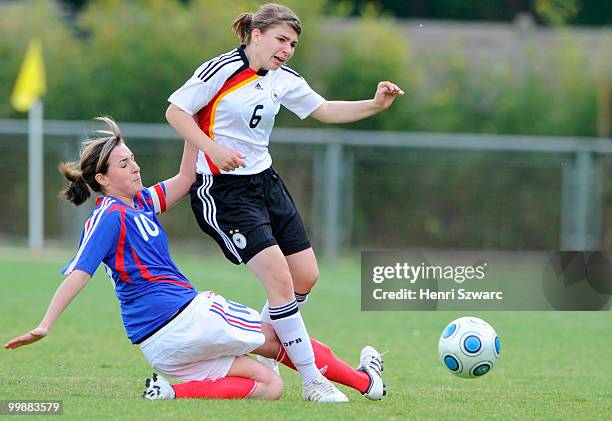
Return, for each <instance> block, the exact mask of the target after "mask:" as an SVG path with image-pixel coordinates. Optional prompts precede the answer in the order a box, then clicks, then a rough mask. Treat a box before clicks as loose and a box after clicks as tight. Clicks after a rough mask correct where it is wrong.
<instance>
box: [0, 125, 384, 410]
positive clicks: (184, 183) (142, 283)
mask: <svg viewBox="0 0 612 421" xmlns="http://www.w3.org/2000/svg"><path fill="white" fill-rule="evenodd" d="M98 119H99V120H101V121H103V122H105V123H106V124H107V125H108V126H109V129H110V131H104V132H102V133H104V134H106V135H108V136H106V137H101V138H96V139H91V140H88V141H85V142H84V143H83V145H82V149H81V159H80V162H71V163H64V164H62V165H61V166H60V169H61V171H62V173H63V174H64V176H65V177H66V178H67V179H68V180H69V181H70V185H69V186H68V187H67V188H66V190H65V191H64V196H65V198H66V199H67V200H69V201H70V202H72V203H74V204H75V205H80V204H82V203H83V202H85V201H86V200H87V198H88V197H89V195H90V189H91V190H93V191H94V192H98V193H99V194H100V197H98V199H97V201H96V206H95V208H94V209H93V211H92V212H91V214H90V216H89V218H88V220H87V222H86V224H85V228H84V230H83V233H82V235H81V240H80V243H79V248H78V251H77V253H76V256H75V257H74V258H73V259H72V260H71V261H70V263H69V264H68V265H67V266H66V267H65V268H64V270H63V273H64V274H65V275H67V278H66V279H65V280H64V282H63V283H62V284H61V285H60V287H59V288H58V289H57V291H56V293H55V295H54V297H53V299H52V300H51V304H50V305H49V308H48V310H47V313H46V315H45V316H44V318H43V319H42V321H41V322H40V324H39V325H38V327H37V328H35V329H34V330H32V331H30V332H29V333H27V334H25V335H23V336H19V337H16V338H14V339H13V340H11V341H9V342H8V343H7V344H5V345H4V347H5V348H7V349H13V348H17V347H20V346H23V345H27V344H31V343H33V342H36V341H38V340H40V339H42V338H43V337H45V336H46V335H47V333H48V331H49V330H50V329H51V327H52V326H53V324H54V322H55V320H56V319H57V318H58V317H59V316H60V314H61V313H62V312H63V311H64V309H65V308H66V307H67V306H68V305H69V304H70V302H71V301H72V299H73V298H74V297H75V296H76V295H77V294H78V293H79V292H80V291H81V290H82V289H83V287H84V286H85V285H86V284H87V282H88V281H89V279H90V277H91V276H92V275H93V274H94V272H95V271H96V269H97V267H98V266H99V265H100V263H103V264H104V266H105V268H106V271H107V273H108V275H109V276H110V277H111V278H112V280H113V282H114V286H115V294H116V296H117V298H118V299H119V302H120V306H121V316H122V319H123V325H124V327H125V330H126V332H127V335H128V337H129V339H130V340H131V341H132V343H134V344H138V345H139V346H140V348H141V350H142V352H143V354H144V355H145V357H146V358H147V360H148V361H149V362H150V363H151V365H152V366H153V367H154V368H155V369H156V370H158V371H160V372H161V373H164V374H166V375H168V376H171V377H173V378H175V379H177V380H180V381H181V382H182V383H179V384H175V385H173V386H172V385H170V383H168V381H167V380H165V379H164V378H163V377H161V376H158V375H154V376H153V377H152V378H150V379H147V381H146V387H147V390H146V391H145V394H144V397H146V398H149V399H170V398H228V399H230V398H246V397H249V398H259V399H278V397H280V395H281V392H282V381H281V379H280V377H278V376H277V375H276V374H275V373H274V372H273V371H272V370H271V369H270V368H269V367H266V366H265V365H263V364H261V363H259V362H258V361H256V360H254V359H251V358H249V357H246V356H245V354H246V353H249V352H251V351H253V352H255V353H258V354H261V355H264V356H266V357H273V358H276V359H277V360H278V361H280V362H282V363H284V364H286V365H288V366H290V367H292V368H294V367H293V365H292V364H291V361H289V359H288V358H287V357H286V355H285V353H284V351H283V348H282V346H281V344H280V342H279V341H278V338H277V337H276V335H275V334H274V331H273V330H272V329H271V328H269V327H263V328H262V325H261V319H260V316H259V313H257V311H255V310H252V309H250V308H248V307H247V306H244V305H241V304H238V303H236V302H233V301H230V300H226V299H225V298H224V297H222V296H221V295H218V294H215V293H213V292H211V291H206V292H200V293H198V292H197V291H195V289H194V288H193V286H192V285H191V283H190V282H189V280H188V279H187V278H186V277H185V276H184V275H183V274H182V273H181V272H180V271H179V269H178V268H177V267H176V265H175V264H174V262H173V261H172V258H171V257H170V253H169V251H168V239H167V237H166V234H165V233H164V230H163V228H162V226H161V225H160V223H159V221H158V219H157V217H156V214H159V213H161V212H164V211H166V210H167V209H169V208H170V207H172V206H173V205H174V204H175V203H177V202H178V201H179V200H180V199H181V198H183V197H184V196H185V195H186V194H187V193H188V191H189V188H190V186H191V184H192V183H193V182H194V180H195V171H194V168H195V160H196V149H195V148H194V147H192V146H190V145H188V144H187V143H186V144H185V149H184V150H183V158H182V162H181V166H180V171H179V173H178V174H177V175H176V176H174V177H172V178H170V179H169V180H166V181H164V182H161V183H158V184H156V185H154V186H153V187H150V188H143V186H142V183H141V180H140V168H139V167H138V164H137V163H136V161H135V160H134V155H133V154H132V153H131V151H130V149H129V148H128V147H127V145H126V144H125V143H124V142H123V139H122V137H121V133H120V131H119V128H118V127H117V125H116V124H115V123H114V122H113V121H112V120H111V119H110V118H98ZM312 346H313V348H314V350H315V354H316V363H317V366H318V367H320V368H323V367H325V376H326V377H327V378H328V379H330V380H333V381H336V382H339V383H342V384H345V385H347V386H350V387H352V388H354V389H356V390H358V391H359V392H361V393H362V394H364V395H365V396H366V397H367V398H368V399H372V400H378V399H380V398H381V397H382V395H383V394H384V385H383V383H382V378H381V376H380V374H381V373H380V372H381V371H382V360H381V359H380V355H379V354H378V353H377V352H376V350H374V349H373V348H372V347H369V346H367V347H365V348H364V349H363V350H362V352H361V357H360V366H359V368H358V369H353V368H351V367H350V366H348V365H347V364H346V363H344V362H342V361H341V360H339V359H338V358H337V357H335V355H334V354H333V353H332V352H331V350H330V349H329V348H328V347H327V346H325V345H324V344H322V343H320V342H316V341H313V343H312ZM303 398H304V399H307V400H313V401H320V402H339V401H340V402H341V401H346V397H345V396H344V395H343V394H342V393H341V392H339V391H338V390H337V389H336V388H335V387H334V386H333V385H332V384H331V383H330V382H329V381H328V380H327V379H319V380H317V381H315V382H313V383H312V384H311V385H309V387H308V388H307V389H305V391H304V394H303Z"/></svg>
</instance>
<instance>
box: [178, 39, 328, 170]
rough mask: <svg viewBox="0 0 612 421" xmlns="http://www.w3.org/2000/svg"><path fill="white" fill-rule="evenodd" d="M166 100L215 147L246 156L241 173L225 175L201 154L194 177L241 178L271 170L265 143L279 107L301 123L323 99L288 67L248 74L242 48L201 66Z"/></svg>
mask: <svg viewBox="0 0 612 421" xmlns="http://www.w3.org/2000/svg"><path fill="white" fill-rule="evenodd" d="M168 101H170V102H171V103H172V104H174V105H176V106H177V107H179V108H180V109H182V110H183V111H185V112H187V113H189V114H191V115H195V114H198V117H197V120H198V125H199V126H200V128H201V129H202V131H203V132H204V133H206V134H207V135H208V136H209V137H210V138H211V139H212V140H213V141H214V142H217V143H218V144H219V145H223V146H226V147H228V148H230V149H233V150H235V151H237V152H240V153H242V154H243V155H244V156H246V160H245V162H246V167H245V168H242V167H239V168H238V169H237V170H235V171H231V172H225V171H223V170H221V169H219V168H218V167H217V166H215V165H214V164H213V162H212V161H211V160H210V159H209V157H208V156H207V155H206V154H204V153H203V152H202V151H200V153H199V155H198V163H197V172H198V173H199V174H221V173H223V174H236V175H244V174H257V173H260V172H262V171H264V170H266V169H267V168H269V167H270V165H272V157H271V156H270V153H269V152H268V144H269V141H270V133H271V132H272V128H273V127H274V118H275V117H276V114H278V111H279V110H280V106H281V104H282V105H284V106H285V107H287V108H288V109H289V110H290V111H292V112H293V113H295V114H296V115H297V116H298V117H300V118H301V119H304V118H306V117H308V115H310V113H312V112H313V111H314V110H316V109H317V108H318V107H319V106H320V105H321V104H323V102H325V99H324V98H323V97H321V95H319V94H317V93H316V92H315V91H313V90H312V89H311V88H310V86H308V83H306V81H305V80H304V79H303V78H302V77H301V76H300V75H299V74H298V73H297V72H295V71H294V70H292V69H290V68H289V67H287V66H281V68H280V69H278V70H260V71H259V72H256V71H255V70H253V69H251V68H250V67H249V62H248V59H247V57H246V55H245V53H244V50H243V48H242V47H241V48H236V49H234V50H232V51H230V52H228V53H226V54H222V55H220V56H219V57H216V58H214V59H212V60H210V61H207V62H206V63H204V64H202V65H201V66H200V67H198V69H197V70H196V71H195V73H194V74H193V76H192V77H191V78H190V79H189V80H188V81H187V82H185V84H184V85H183V86H181V87H180V88H179V89H178V90H177V91H176V92H174V93H173V94H172V95H170V98H168Z"/></svg>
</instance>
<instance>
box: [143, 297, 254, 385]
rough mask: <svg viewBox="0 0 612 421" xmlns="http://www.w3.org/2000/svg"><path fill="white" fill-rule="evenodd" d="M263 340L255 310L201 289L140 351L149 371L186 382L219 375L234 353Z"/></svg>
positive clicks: (225, 370) (227, 368)
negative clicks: (146, 361)
mask: <svg viewBox="0 0 612 421" xmlns="http://www.w3.org/2000/svg"><path fill="white" fill-rule="evenodd" d="M264 342H265V337H264V334H263V333H262V332H261V317H260V315H259V313H258V312H257V311H256V310H253V309H252V308H249V307H247V306H244V305H242V304H239V303H236V302H233V301H230V300H227V299H225V298H224V297H222V296H221V295H218V294H215V293H214V292H212V291H206V292H200V293H199V294H198V295H197V296H196V297H195V298H194V299H193V301H192V302H191V303H190V304H189V305H188V306H187V307H186V308H185V309H184V310H183V311H182V312H181V313H180V314H179V315H178V316H176V317H175V318H174V319H173V320H172V321H170V323H168V324H167V325H166V326H164V327H162V328H161V329H160V330H159V331H157V332H155V334H154V335H153V336H151V337H150V338H147V339H146V340H145V341H143V342H142V343H141V344H140V349H141V350H142V352H143V354H144V356H145V358H146V359H147V360H148V361H149V363H150V364H151V366H152V367H153V368H154V369H155V370H157V371H158V372H160V373H162V374H164V375H167V376H170V377H172V378H174V379H176V380H179V381H182V382H186V381H191V380H216V379H218V378H221V377H225V376H226V375H227V372H228V371H229V369H230V367H231V366H232V364H233V362H234V359H235V358H236V357H238V356H241V355H244V354H248V353H249V352H251V351H253V350H254V349H256V348H258V347H260V346H262V345H263V344H264Z"/></svg>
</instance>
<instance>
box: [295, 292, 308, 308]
mask: <svg viewBox="0 0 612 421" xmlns="http://www.w3.org/2000/svg"><path fill="white" fill-rule="evenodd" d="M294 294H295V301H297V303H298V308H302V306H303V305H304V304H306V301H308V294H309V292H307V293H306V294H300V293H299V292H295V293H294Z"/></svg>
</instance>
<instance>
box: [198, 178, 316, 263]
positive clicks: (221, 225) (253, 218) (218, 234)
mask: <svg viewBox="0 0 612 421" xmlns="http://www.w3.org/2000/svg"><path fill="white" fill-rule="evenodd" d="M191 209H192V210H193V214H194V215H195V217H196V220H197V221H198V224H199V225H200V228H201V229H202V231H204V232H205V233H206V234H208V235H210V236H211V237H212V238H214V239H215V241H216V242H217V243H218V244H219V246H220V247H221V250H223V253H224V254H225V257H226V258H227V259H229V260H230V261H231V262H232V263H234V264H236V265H238V264H240V263H247V262H248V261H249V260H251V258H252V257H253V256H255V255H256V254H257V253H259V252H260V251H262V250H264V249H265V248H268V247H270V246H273V245H276V244H278V246H279V247H280V249H281V251H282V252H283V254H284V255H285V256H288V255H290V254H294V253H297V252H300V251H303V250H306V249H307V248H309V247H310V240H309V239H308V234H307V233H306V228H305V227H304V222H303V221H302V217H301V216H300V214H299V212H298V211H297V208H296V206H295V202H294V201H293V198H292V197H291V195H290V194H289V191H288V190H287V188H286V187H285V184H284V183H283V181H282V180H281V178H280V176H279V175H278V173H277V172H276V171H275V170H274V168H272V167H270V168H268V169H267V170H265V171H263V172H261V173H259V174H253V175H231V174H219V175H201V174H198V177H197V180H196V182H195V183H194V184H193V185H192V186H191Z"/></svg>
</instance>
